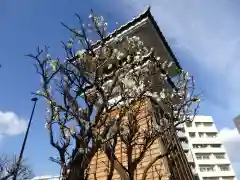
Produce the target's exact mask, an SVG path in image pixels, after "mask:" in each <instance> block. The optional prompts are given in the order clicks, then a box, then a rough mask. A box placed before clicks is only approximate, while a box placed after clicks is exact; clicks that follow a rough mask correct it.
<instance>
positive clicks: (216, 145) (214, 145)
mask: <svg viewBox="0 0 240 180" xmlns="http://www.w3.org/2000/svg"><path fill="white" fill-rule="evenodd" d="M210 147H212V148H220V147H222V145H221V144H211V145H210Z"/></svg>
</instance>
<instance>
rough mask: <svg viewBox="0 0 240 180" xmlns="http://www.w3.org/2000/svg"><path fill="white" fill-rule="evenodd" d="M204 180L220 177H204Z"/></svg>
mask: <svg viewBox="0 0 240 180" xmlns="http://www.w3.org/2000/svg"><path fill="white" fill-rule="evenodd" d="M203 180H219V178H218V177H204V178H203Z"/></svg>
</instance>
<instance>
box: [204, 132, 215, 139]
mask: <svg viewBox="0 0 240 180" xmlns="http://www.w3.org/2000/svg"><path fill="white" fill-rule="evenodd" d="M206 136H207V137H210V138H215V137H217V133H206Z"/></svg>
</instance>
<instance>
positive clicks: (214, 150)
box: [192, 147, 226, 153]
mask: <svg viewBox="0 0 240 180" xmlns="http://www.w3.org/2000/svg"><path fill="white" fill-rule="evenodd" d="M192 151H193V152H194V153H218V152H219V153H225V152H226V151H225V149H224V148H222V147H218V148H213V147H206V148H193V149H192Z"/></svg>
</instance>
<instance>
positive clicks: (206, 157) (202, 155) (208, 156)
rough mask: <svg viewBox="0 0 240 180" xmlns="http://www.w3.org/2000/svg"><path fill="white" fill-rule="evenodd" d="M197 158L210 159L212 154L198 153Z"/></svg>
mask: <svg viewBox="0 0 240 180" xmlns="http://www.w3.org/2000/svg"><path fill="white" fill-rule="evenodd" d="M196 158H197V159H198V160H208V159H210V154H203V153H201V154H200V153H197V154H196Z"/></svg>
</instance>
